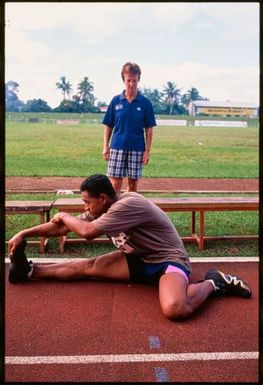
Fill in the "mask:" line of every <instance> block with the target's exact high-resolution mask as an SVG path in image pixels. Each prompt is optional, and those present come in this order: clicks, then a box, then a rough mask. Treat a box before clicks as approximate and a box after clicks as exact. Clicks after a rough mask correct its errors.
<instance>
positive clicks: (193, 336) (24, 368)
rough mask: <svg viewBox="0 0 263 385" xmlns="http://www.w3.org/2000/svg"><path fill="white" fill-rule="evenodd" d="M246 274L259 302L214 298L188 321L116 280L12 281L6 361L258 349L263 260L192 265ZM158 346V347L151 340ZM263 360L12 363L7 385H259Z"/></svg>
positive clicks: (146, 292) (147, 289)
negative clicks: (173, 317) (171, 316)
mask: <svg viewBox="0 0 263 385" xmlns="http://www.w3.org/2000/svg"><path fill="white" fill-rule="evenodd" d="M212 266H213V267H217V268H220V269H222V270H223V271H225V272H232V273H234V274H238V275H240V276H241V277H242V278H243V279H244V280H245V281H247V282H248V283H249V285H250V286H251V288H252V290H253V297H252V299H249V300H247V299H242V298H237V297H224V298H210V299H209V301H208V302H207V303H206V304H205V306H204V307H203V308H202V309H201V310H200V311H198V312H197V313H196V314H195V316H194V317H193V318H191V319H189V320H187V321H184V322H172V321H169V320H167V319H166V318H165V317H164V316H163V314H162V312H161V310H160V307H159V302H158V288H157V287H154V286H147V285H141V284H128V283H115V282H95V281H86V282H74V283H62V282H43V281H42V282H40V281H34V282H30V283H23V284H16V285H11V284H9V283H8V282H7V283H6V305H5V311H6V319H5V322H6V327H5V330H6V341H5V345H6V357H7V358H9V357H10V358H12V357H14V356H15V357H17V356H23V357H35V356H47V357H49V356H71V357H72V356H87V355H88V356H90V355H92V356H93V355H125V354H132V355H135V354H138V355H139V356H140V357H141V355H142V354H163V353H165V354H171V353H204V352H205V353H215V352H257V351H258V350H259V347H258V317H259V314H258V263H257V262H242V263H240V262H239V263H227V262H226V263H221V262H220V263H193V274H192V280H193V281H196V280H198V279H202V278H203V276H204V273H205V271H206V270H208V269H209V268H211V267H212ZM153 337H154V339H155V341H156V340H157V342H158V341H159V344H158V343H157V345H158V346H153V345H151V343H150V341H151V338H153ZM258 365H259V364H258V360H257V359H246V360H243V359H242V360H235V359H231V360H230V359H224V360H207V361H202V360H190V361H160V362H158V361H156V362H117V363H116V362H115V363H105V362H104V363H85V364H79V363H77V364H72V363H71V364H67V363H64V364H22V365H21V364H7V365H6V367H5V377H6V381H7V382H11V381H14V382H15V381H19V382H40V381H45V382H55V381H61V382H72V381H83V382H115V381H116V382H117V381H118V382H130V381H134V382H150V381H151V382H156V381H158V382H161V381H164V380H166V381H167V382H168V381H169V382H186V381H189V382H257V381H258Z"/></svg>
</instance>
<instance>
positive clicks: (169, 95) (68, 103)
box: [5, 76, 208, 115]
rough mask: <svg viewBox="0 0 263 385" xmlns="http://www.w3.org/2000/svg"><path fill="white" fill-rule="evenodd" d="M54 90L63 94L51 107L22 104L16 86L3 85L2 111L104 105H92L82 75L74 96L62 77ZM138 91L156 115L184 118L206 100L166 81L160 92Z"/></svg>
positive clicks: (66, 109)
mask: <svg viewBox="0 0 263 385" xmlns="http://www.w3.org/2000/svg"><path fill="white" fill-rule="evenodd" d="M56 88H57V90H58V91H60V92H61V94H62V100H61V102H60V104H59V105H58V106H57V107H55V108H53V109H52V108H51V107H50V106H49V105H48V103H47V102H46V101H45V100H43V99H32V100H27V101H26V102H23V101H22V100H20V99H19V97H18V93H19V84H18V83H17V82H15V81H13V80H10V81H8V82H7V83H6V84H5V108H6V111H7V112H71V113H85V112H100V111H101V110H100V108H101V107H104V106H107V103H106V102H104V101H103V102H101V101H98V103H97V105H95V101H96V98H95V96H94V86H93V83H92V82H91V81H90V80H89V78H88V77H87V76H85V77H84V78H83V79H82V80H81V81H80V82H79V83H78V84H77V92H76V93H75V94H73V87H72V84H71V83H70V81H68V80H67V79H66V77H65V76H61V77H60V79H59V81H58V82H56ZM139 91H140V92H141V93H142V94H143V95H144V96H146V97H147V98H148V99H150V101H151V102H152V105H153V109H154V112H155V114H167V115H187V114H188V105H189V103H190V102H191V101H194V100H208V99H207V98H203V97H202V96H201V95H200V94H199V91H198V90H197V89H196V88H194V87H192V88H190V89H189V90H188V91H187V92H186V93H185V94H181V89H179V88H178V87H177V85H176V84H175V83H174V82H172V81H167V83H166V84H165V85H164V86H163V89H162V90H161V91H159V90H158V89H156V88H154V89H151V88H143V89H139Z"/></svg>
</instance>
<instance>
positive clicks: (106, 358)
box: [5, 352, 259, 365]
mask: <svg viewBox="0 0 263 385" xmlns="http://www.w3.org/2000/svg"><path fill="white" fill-rule="evenodd" d="M258 357H259V354H258V352H215V353H177V354H175V353H169V354H102V355H87V356H35V357H33V356H26V357H23V356H7V357H5V363H6V365H36V364H41V365H43V364H98V363H111V362H114V363H120V362H165V361H172V362H175V361H215V360H257V359H258Z"/></svg>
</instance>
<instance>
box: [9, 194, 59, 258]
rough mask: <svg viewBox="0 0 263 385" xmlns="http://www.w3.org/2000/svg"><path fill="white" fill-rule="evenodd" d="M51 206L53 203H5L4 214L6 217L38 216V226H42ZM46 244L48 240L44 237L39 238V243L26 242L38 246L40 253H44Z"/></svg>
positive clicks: (47, 219)
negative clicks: (19, 215)
mask: <svg viewBox="0 0 263 385" xmlns="http://www.w3.org/2000/svg"><path fill="white" fill-rule="evenodd" d="M52 205H53V201H6V202H5V213H6V215H18V214H21V215H25V214H35V215H39V217H40V224H42V223H45V222H48V221H49V219H50V210H51V208H52ZM6 242H8V241H6ZM47 242H48V239H47V238H44V237H40V239H39V241H28V243H29V244H39V245H40V253H44V252H45V246H46V244H47Z"/></svg>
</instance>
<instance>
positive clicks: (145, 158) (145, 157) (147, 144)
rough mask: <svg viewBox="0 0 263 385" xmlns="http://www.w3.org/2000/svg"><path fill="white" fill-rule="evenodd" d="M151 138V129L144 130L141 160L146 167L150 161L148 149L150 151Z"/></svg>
mask: <svg viewBox="0 0 263 385" xmlns="http://www.w3.org/2000/svg"><path fill="white" fill-rule="evenodd" d="M152 137H153V129H152V127H149V128H146V129H145V151H144V154H143V159H142V163H143V165H146V164H147V163H148V162H149V159H150V149H151V144H152Z"/></svg>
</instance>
